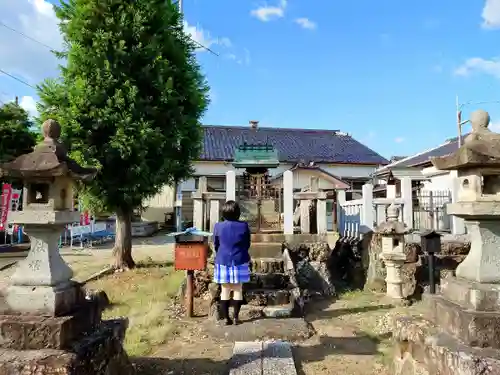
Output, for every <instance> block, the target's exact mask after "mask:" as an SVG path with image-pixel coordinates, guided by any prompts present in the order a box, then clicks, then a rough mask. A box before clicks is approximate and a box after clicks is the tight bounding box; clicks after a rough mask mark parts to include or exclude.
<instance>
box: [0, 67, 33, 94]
mask: <svg viewBox="0 0 500 375" xmlns="http://www.w3.org/2000/svg"><path fill="white" fill-rule="evenodd" d="M0 73H3V74H5V75H6V76H8V77H10V78H12V79H15V80H16V81H17V82H20V83H22V84H23V85H26V86H28V87H31V88H32V89H35V90H36V87H35V86H33V85H30V84H29V83H28V82H26V81H23V80H22V79H20V78H17V77H16V76H13V75H12V74H10V73H7V72H6V71H5V70H3V69H0Z"/></svg>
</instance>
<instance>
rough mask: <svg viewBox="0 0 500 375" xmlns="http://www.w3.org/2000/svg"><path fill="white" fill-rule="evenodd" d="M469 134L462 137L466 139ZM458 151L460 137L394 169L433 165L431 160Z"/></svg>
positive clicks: (397, 164)
mask: <svg viewBox="0 0 500 375" xmlns="http://www.w3.org/2000/svg"><path fill="white" fill-rule="evenodd" d="M466 136H467V134H465V135H463V136H462V139H463V138H465V137H466ZM457 149H458V137H455V138H452V139H449V140H448V141H447V142H446V143H444V144H442V145H440V146H438V147H435V148H433V149H431V150H428V151H426V152H422V153H420V154H417V155H415V156H412V157H408V158H406V159H403V160H400V161H398V162H395V163H394V167H398V168H401V167H418V166H421V165H425V164H430V163H431V158H434V157H441V156H446V155H449V154H451V153H453V152H455V151H456V150H457Z"/></svg>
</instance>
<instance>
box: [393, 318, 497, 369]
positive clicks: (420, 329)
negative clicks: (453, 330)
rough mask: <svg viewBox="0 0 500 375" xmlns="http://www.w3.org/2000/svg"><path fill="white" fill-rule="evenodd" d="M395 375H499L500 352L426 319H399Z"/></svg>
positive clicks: (396, 338) (395, 333)
mask: <svg viewBox="0 0 500 375" xmlns="http://www.w3.org/2000/svg"><path fill="white" fill-rule="evenodd" d="M393 338H394V342H395V346H396V348H395V349H396V350H395V356H394V372H393V374H395V375H436V374H439V375H500V351H499V350H496V349H491V348H472V347H470V346H467V345H464V344H463V343H461V342H460V341H459V340H457V339H455V338H453V337H451V336H449V335H447V334H445V333H440V332H439V330H438V328H437V327H436V325H434V324H433V323H431V322H430V321H428V320H425V319H423V318H400V319H397V320H396V323H395V327H394V332H393Z"/></svg>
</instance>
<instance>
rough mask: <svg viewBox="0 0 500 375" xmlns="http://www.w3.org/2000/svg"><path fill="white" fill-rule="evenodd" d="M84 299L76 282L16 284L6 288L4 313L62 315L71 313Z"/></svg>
mask: <svg viewBox="0 0 500 375" xmlns="http://www.w3.org/2000/svg"><path fill="white" fill-rule="evenodd" d="M84 299H85V294H84V292H83V290H82V288H81V286H80V284H77V283H69V284H67V285H64V286H58V287H50V286H18V285H11V286H9V287H8V288H7V291H6V296H5V302H6V306H5V307H4V308H3V310H4V313H9V312H18V313H22V314H31V315H51V316H62V315H65V314H69V313H72V312H73V311H74V310H75V309H76V308H77V307H78V306H79V305H80V304H81V303H82V302H83V301H84Z"/></svg>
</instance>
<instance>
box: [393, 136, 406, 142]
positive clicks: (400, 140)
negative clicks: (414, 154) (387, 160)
mask: <svg viewBox="0 0 500 375" xmlns="http://www.w3.org/2000/svg"><path fill="white" fill-rule="evenodd" d="M404 141H405V139H404V138H403V137H397V138H395V139H394V142H396V143H402V142H404Z"/></svg>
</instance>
